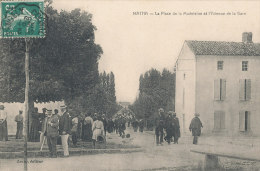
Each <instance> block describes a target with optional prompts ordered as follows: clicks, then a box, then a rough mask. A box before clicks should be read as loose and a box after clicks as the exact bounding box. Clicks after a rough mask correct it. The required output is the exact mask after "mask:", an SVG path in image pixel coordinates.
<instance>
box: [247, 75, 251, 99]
mask: <svg viewBox="0 0 260 171" xmlns="http://www.w3.org/2000/svg"><path fill="white" fill-rule="evenodd" d="M250 99H251V80H250V79H246V100H250Z"/></svg>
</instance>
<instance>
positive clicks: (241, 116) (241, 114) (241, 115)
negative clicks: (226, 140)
mask: <svg viewBox="0 0 260 171" xmlns="http://www.w3.org/2000/svg"><path fill="white" fill-rule="evenodd" d="M239 131H245V111H240V112H239Z"/></svg>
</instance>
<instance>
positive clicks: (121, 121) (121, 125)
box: [118, 116, 126, 137]
mask: <svg viewBox="0 0 260 171" xmlns="http://www.w3.org/2000/svg"><path fill="white" fill-rule="evenodd" d="M125 124H126V120H125V118H124V117H123V116H120V117H119V119H118V132H119V135H120V137H121V136H122V137H123V136H125V130H126V126H125Z"/></svg>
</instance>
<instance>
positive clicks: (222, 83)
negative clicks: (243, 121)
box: [221, 79, 226, 100]
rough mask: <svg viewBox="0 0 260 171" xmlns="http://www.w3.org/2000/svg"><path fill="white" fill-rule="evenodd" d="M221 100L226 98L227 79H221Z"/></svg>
mask: <svg viewBox="0 0 260 171" xmlns="http://www.w3.org/2000/svg"><path fill="white" fill-rule="evenodd" d="M221 91H222V92H221V100H225V99H226V80H225V79H221Z"/></svg>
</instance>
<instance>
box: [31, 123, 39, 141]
mask: <svg viewBox="0 0 260 171" xmlns="http://www.w3.org/2000/svg"><path fill="white" fill-rule="evenodd" d="M39 131H40V121H39V120H38V119H37V120H36V119H34V120H32V125H31V129H30V134H29V141H30V142H40V133H39Z"/></svg>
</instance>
